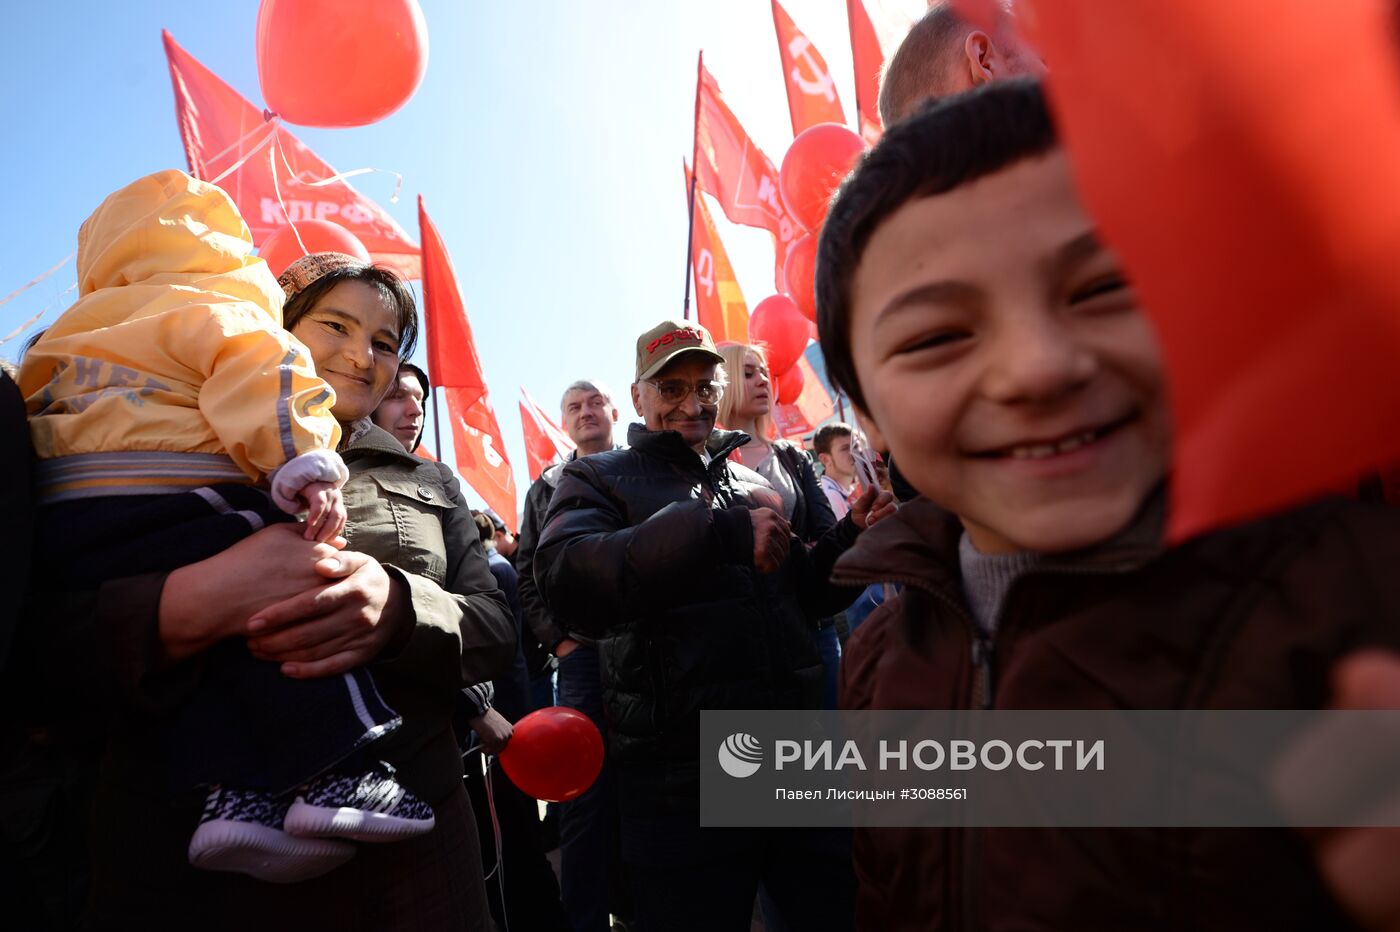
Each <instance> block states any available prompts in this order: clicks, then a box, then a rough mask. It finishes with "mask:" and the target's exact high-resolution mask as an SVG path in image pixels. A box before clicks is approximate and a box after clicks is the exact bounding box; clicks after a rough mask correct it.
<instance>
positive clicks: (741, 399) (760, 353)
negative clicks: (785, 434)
mask: <svg viewBox="0 0 1400 932" xmlns="http://www.w3.org/2000/svg"><path fill="white" fill-rule="evenodd" d="M715 349H717V350H719V354H720V355H721V356H723V357H724V368H725V371H727V372H728V373H729V384H728V385H726V386H725V388H724V397H723V398H721V399H720V400H719V412H718V418H719V423H720V424H721V425H723V426H724V427H730V428H732V427H733V426H734V420H735V418H734V412H735V411H737V410H738V409H739V408H742V407H744V406H746V405H747V404H748V401H749V386H748V380H747V379H745V378H744V362H745V359H746V358H747V356H748V355H749V353H753V354H754V355H755V356H757V357H758V361H759V363H760V364H762V366H763V368H764V369H765V370H767V369H768V354H767V353H766V352H764V349H763V345H762V344H751V343H721V344H720V345H719V346H717V347H715ZM768 380H769V388H768V394H769V397H770V398H771V402H770V405H769V409H768V410H769V412H770V413H769V414H764V415H761V416H760V417H759V418H758V420H757V422H756V423H755V424H754V430H755V431H756V432H757V434H758V436H757V437H756V438H755V439H756V440H762V441H767V440H770V439H771V438H772V437H773V415H772V414H771V412H772V405H775V404H777V403H778V386H777V384H776V383H774V382H773V375H772V373H771V372H769V375H768Z"/></svg>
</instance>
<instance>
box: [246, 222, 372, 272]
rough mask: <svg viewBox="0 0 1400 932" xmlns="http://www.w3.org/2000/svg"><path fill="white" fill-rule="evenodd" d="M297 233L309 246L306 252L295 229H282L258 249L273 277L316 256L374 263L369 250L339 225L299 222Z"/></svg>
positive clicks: (264, 241)
mask: <svg viewBox="0 0 1400 932" xmlns="http://www.w3.org/2000/svg"><path fill="white" fill-rule="evenodd" d="M297 233H300V234H301V242H302V243H304V244H306V251H305V252H303V251H302V248H301V246H300V245H299V244H298V243H297V236H296V233H293V232H292V228H291V227H280V228H279V229H278V230H277V232H275V233H273V234H272V235H271V236H269V237H268V238H267V239H265V240H263V244H262V245H261V246H259V247H258V255H260V256H262V259H263V261H264V262H266V263H267V266H268V268H270V269H272V274H273V275H281V274H282V273H283V272H284V271H285V270H286V268H287V266H289V265H291V264H292V263H293V262H295V261H297V260H298V259H300V258H301V257H302V256H308V255H310V254H311V253H313V252H343V253H345V254H346V255H347V256H354V257H355V258H356V259H362V260H364V261H365V262H369V261H370V257H369V250H368V249H366V248H365V246H364V243H361V242H360V241H359V240H358V239H357V238H356V237H355V234H354V233H351V232H350V231H349V230H347V229H345V227H343V226H341V225H340V224H338V223H331V222H330V221H329V220H299V221H297Z"/></svg>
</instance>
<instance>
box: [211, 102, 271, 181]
mask: <svg viewBox="0 0 1400 932" xmlns="http://www.w3.org/2000/svg"><path fill="white" fill-rule="evenodd" d="M276 119H277V118H276V117H273V119H272V120H271V121H269V122H271V123H272V130H271V132H269V133H268V134H267V135H266V136H264V137H263V138H262V141H261V142H259V143H258V144H257V145H256V146H254V147H253V148H251V149H249V150H248V151H247V152H245V153H244V154H243V156H242V157H241V158H239V160H238V161H236V162H234V163H233V164H232V165H230V166H229V167H228V168H225V169H224V170H223V171H221V172H219V174H218V176H217V177H214V178H210V179H209V183H210V184H218V183H219V182H220V181H223V180H224V179H225V178H227V177H228V176H229V175H232V174H233V173H234V172H236V171H238V170H239V169H240V168H242V167H243V166H244V165H245V164H247V162H248V160H249V159H251V158H252V157H253V156H255V155H257V154H258V153H259V152H261V151H262V150H263V149H265V148H267V145H268V143H270V142H272V141H273V140H275V139H278V137H279V135H280V134H279V133H278V132H277V124H276ZM263 125H264V126H266V125H267V124H263ZM261 128H262V127H259V129H261ZM254 132H257V130H254ZM248 135H252V134H251V133H250V134H248ZM247 138H248V136H244V137H243V138H242V139H239V140H238V142H242V141H243V139H247ZM238 142H235V143H234V145H238ZM229 148H230V149H231V148H233V146H230V147H229ZM227 151H228V149H225V150H224V152H227ZM219 155H223V152H220V153H219ZM217 157H218V156H215V158H217ZM211 161H212V160H211ZM272 180H273V182H274V183H275V182H276V181H277V173H276V172H275V171H274V172H273V177H272Z"/></svg>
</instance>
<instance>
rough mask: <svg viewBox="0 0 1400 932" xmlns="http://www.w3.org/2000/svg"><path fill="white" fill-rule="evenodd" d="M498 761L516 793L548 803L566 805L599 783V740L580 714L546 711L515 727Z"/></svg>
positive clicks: (557, 708) (559, 708)
mask: <svg viewBox="0 0 1400 932" xmlns="http://www.w3.org/2000/svg"><path fill="white" fill-rule="evenodd" d="M500 759H501V766H502V767H504V768H505V771H506V776H508V777H510V781H511V782H512V783H514V784H515V785H516V786H517V787H519V788H520V790H521V792H523V793H525V794H526V795H528V796H533V797H535V798H536V799H542V800H544V801H545V802H548V803H562V802H568V801H569V800H571V799H576V798H577V797H579V796H582V795H583V793H584V791H585V790H587V789H588V788H589V787H590V786H592V785H593V781H594V780H596V779H598V773H599V771H601V770H602V769H603V736H602V735H600V734H598V726H597V725H594V724H593V721H592V720H591V719H589V717H588V716H587V715H584V714H583V713H582V712H579V711H578V710H576V709H570V708H569V707H567V706H562V705H558V706H549V707H547V708H543V709H536V710H535V711H533V712H531V713H530V714H529V715H527V716H525V717H524V718H522V719H521V720H520V721H518V722H516V723H515V728H514V730H513V731H512V733H511V736H510V741H509V742H508V743H507V744H506V747H505V750H503V751H502V752H501V753H500Z"/></svg>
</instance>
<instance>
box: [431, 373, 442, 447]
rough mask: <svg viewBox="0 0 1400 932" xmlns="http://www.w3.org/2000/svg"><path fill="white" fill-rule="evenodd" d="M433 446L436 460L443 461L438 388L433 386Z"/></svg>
mask: <svg viewBox="0 0 1400 932" xmlns="http://www.w3.org/2000/svg"><path fill="white" fill-rule="evenodd" d="M433 447H434V448H435V449H434V452H435V453H436V454H437V458H438V462H439V463H441V462H443V458H442V418H440V417H438V390H437V386H436V385H434V386H433Z"/></svg>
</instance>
